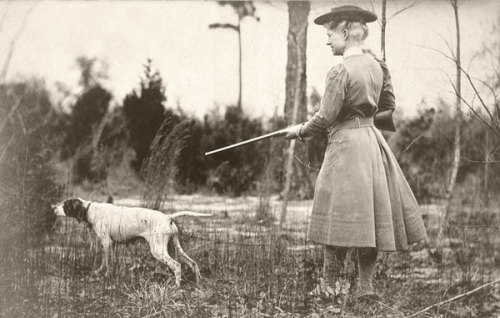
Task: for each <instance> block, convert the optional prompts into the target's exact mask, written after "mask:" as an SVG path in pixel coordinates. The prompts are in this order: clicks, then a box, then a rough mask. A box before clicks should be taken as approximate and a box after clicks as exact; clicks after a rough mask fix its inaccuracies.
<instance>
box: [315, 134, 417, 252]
mask: <svg viewBox="0 0 500 318" xmlns="http://www.w3.org/2000/svg"><path fill="white" fill-rule="evenodd" d="M426 235H427V234H426V230H425V227H424V222H423V219H422V216H421V213H420V210H419V206H418V204H417V201H416V199H415V197H414V195H413V192H412V191H411V189H410V186H409V185H408V182H407V181H406V179H405V177H404V175H403V172H402V171H401V168H400V167H399V165H398V163H397V161H396V158H395V157H394V155H393V153H392V151H391V149H390V148H389V145H388V144H387V142H386V141H385V139H384V137H383V136H382V134H381V133H380V131H379V130H378V129H377V128H375V127H373V126H368V127H366V126H365V127H357V128H356V127H354V128H352V127H350V128H348V129H340V130H336V131H332V132H331V133H330V136H329V141H328V145H327V148H326V152H325V158H324V161H323V165H322V167H321V170H320V172H319V175H318V178H317V181H316V187H315V193H314V203H313V211H312V216H311V223H310V227H309V238H310V240H312V241H313V242H316V243H319V244H325V245H333V246H342V247H375V248H377V250H378V251H396V250H405V249H407V248H408V245H409V244H411V243H414V242H418V241H420V240H422V239H424V238H425V237H426Z"/></svg>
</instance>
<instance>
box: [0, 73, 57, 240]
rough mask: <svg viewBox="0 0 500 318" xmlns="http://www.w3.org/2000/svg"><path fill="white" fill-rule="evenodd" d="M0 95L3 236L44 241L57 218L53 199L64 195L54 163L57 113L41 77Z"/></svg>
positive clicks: (2, 90) (5, 88)
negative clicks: (45, 235)
mask: <svg viewBox="0 0 500 318" xmlns="http://www.w3.org/2000/svg"><path fill="white" fill-rule="evenodd" d="M0 101H1V102H0V118H1V119H0V124H1V126H0V175H1V176H2V178H1V183H0V194H1V198H2V200H1V202H0V210H1V213H0V222H1V224H3V225H4V230H3V231H2V233H1V235H2V241H4V242H6V241H10V242H20V241H23V242H28V243H40V242H41V241H42V240H41V239H42V238H43V236H44V234H45V233H47V232H48V231H49V229H50V227H51V226H52V224H53V221H54V219H55V216H54V213H53V212H52V209H51V207H50V205H51V203H55V202H57V201H58V200H59V199H60V196H61V188H60V187H59V186H58V185H56V183H55V182H54V181H53V179H52V178H53V175H54V171H53V168H52V166H51V163H50V162H51V158H52V156H53V153H54V148H55V146H56V145H57V142H58V135H57V131H56V129H55V128H56V121H57V114H56V113H55V111H54V109H53V107H52V104H51V103H50V99H49V95H48V92H47V91H46V90H45V88H44V85H43V83H42V82H36V81H31V82H26V83H16V84H7V85H3V86H0ZM17 105H18V106H17ZM16 106H17V107H16ZM13 238H16V239H15V240H13ZM19 238H24V240H19ZM7 245H10V244H7Z"/></svg>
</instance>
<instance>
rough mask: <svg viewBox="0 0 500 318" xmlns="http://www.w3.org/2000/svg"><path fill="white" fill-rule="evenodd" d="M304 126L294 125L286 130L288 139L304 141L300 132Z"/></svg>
mask: <svg viewBox="0 0 500 318" xmlns="http://www.w3.org/2000/svg"><path fill="white" fill-rule="evenodd" d="M302 125H303V124H298V125H293V126H290V127H287V128H286V135H285V138H286V139H295V138H298V139H299V140H300V141H302V137H301V136H300V130H301V128H302Z"/></svg>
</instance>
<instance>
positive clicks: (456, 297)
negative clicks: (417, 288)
mask: <svg viewBox="0 0 500 318" xmlns="http://www.w3.org/2000/svg"><path fill="white" fill-rule="evenodd" d="M498 283H500V279H498V280H495V281H493V282H489V283H487V284H484V285H481V286H479V287H478V288H476V289H473V290H471V291H468V292H466V293H465V294H460V295H457V296H455V297H453V298H450V299H448V300H445V301H442V302H440V303H438V304H434V305H432V306H429V307H427V308H425V309H422V310H420V311H417V312H416V313H414V314H411V315H409V316H406V318H410V317H415V316H416V315H419V314H422V313H424V312H426V311H428V310H431V309H432V308H434V307H439V306H441V305H444V304H446V303H449V302H452V301H454V300H457V299H460V298H462V297H465V296H469V295H471V294H473V293H475V292H477V291H479V290H481V289H483V288H485V287H488V286H492V285H495V284H498Z"/></svg>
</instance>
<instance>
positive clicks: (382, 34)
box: [380, 0, 387, 62]
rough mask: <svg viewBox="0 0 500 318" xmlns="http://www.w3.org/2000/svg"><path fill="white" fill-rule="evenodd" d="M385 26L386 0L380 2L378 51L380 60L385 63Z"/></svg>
mask: <svg viewBox="0 0 500 318" xmlns="http://www.w3.org/2000/svg"><path fill="white" fill-rule="evenodd" d="M386 25H387V0H382V20H381V24H380V51H381V52H382V59H383V60H384V62H385V61H386V57H385V27H386Z"/></svg>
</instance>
